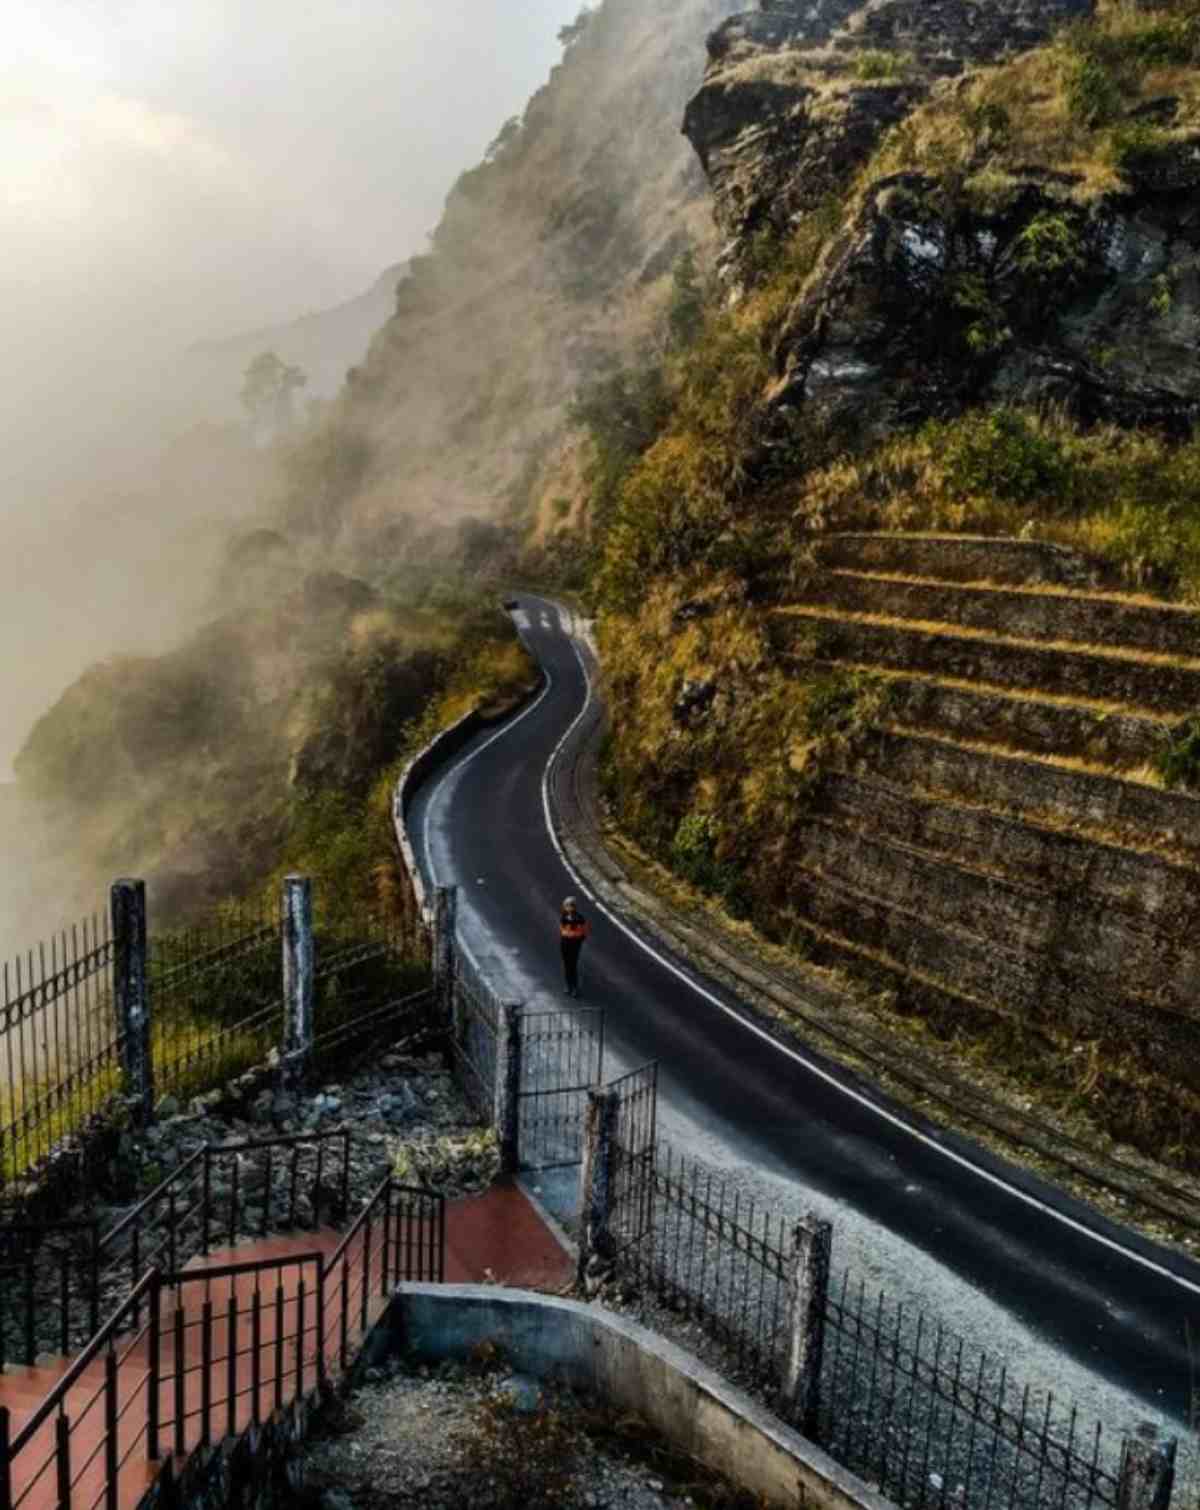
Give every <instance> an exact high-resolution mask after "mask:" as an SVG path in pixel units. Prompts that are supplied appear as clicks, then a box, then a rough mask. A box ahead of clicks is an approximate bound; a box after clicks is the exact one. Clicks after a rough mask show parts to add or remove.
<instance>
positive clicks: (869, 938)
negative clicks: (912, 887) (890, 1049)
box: [788, 851, 1200, 1088]
mask: <svg viewBox="0 0 1200 1510" xmlns="http://www.w3.org/2000/svg"><path fill="white" fill-rule="evenodd" d="M848 858H849V857H848V854H847V853H846V852H845V851H843V854H842V856H841V864H840V865H839V867H838V872H837V875H836V876H835V875H831V874H829V873H826V872H822V871H819V870H817V869H813V868H809V867H808V866H805V867H803V868H801V869H797V870H796V871H795V872H794V873H793V875H792V877H791V879H790V883H789V888H788V890H789V902H790V903H791V904H792V905H794V906H795V907H796V909H797V910H798V912H799V913H800V914H801V915H802V916H805V917H807V918H809V919H811V920H812V921H813V922H814V923H815V924H816V925H817V926H818V927H820V928H822V929H824V930H827V931H828V932H830V933H833V934H836V935H839V936H840V937H841V938H843V939H845V940H847V941H853V944H854V945H857V946H859V947H861V948H863V949H867V950H871V951H875V952H878V953H881V954H886V955H888V956H890V958H891V959H892V960H893V961H895V963H896V964H897V965H899V966H900V967H901V968H902V969H903V970H904V971H906V972H911V974H912V975H913V976H914V977H920V976H932V977H935V978H936V979H937V980H939V981H942V982H944V983H946V985H947V986H948V987H949V986H951V985H952V986H953V990H954V992H955V993H956V994H961V995H964V996H969V997H975V998H977V999H978V1000H979V1001H980V1002H981V1003H982V1004H983V1006H984V1008H985V1010H986V1011H988V1012H989V1013H994V1014H996V1015H999V1016H1003V1017H1010V1018H1017V1019H1021V1018H1023V1019H1025V1020H1027V1021H1028V1022H1030V1023H1031V1024H1038V1023H1044V1024H1046V1025H1047V1026H1051V1027H1053V1028H1054V1029H1056V1030H1057V1031H1059V1032H1062V1031H1068V1032H1074V1033H1076V1034H1077V1035H1078V1036H1080V1037H1083V1038H1088V1037H1095V1036H1097V1035H1099V1034H1102V1033H1106V1034H1111V1035H1113V1036H1115V1037H1116V1038H1117V1039H1119V1040H1122V1041H1129V1042H1130V1043H1131V1044H1132V1045H1134V1046H1135V1047H1136V1048H1137V1050H1138V1052H1139V1053H1140V1054H1141V1055H1142V1057H1143V1058H1144V1059H1145V1061H1146V1062H1147V1063H1149V1064H1153V1065H1154V1066H1155V1067H1156V1068H1158V1069H1161V1070H1163V1071H1166V1072H1167V1073H1169V1074H1171V1075H1172V1077H1173V1078H1178V1079H1180V1080H1182V1081H1183V1082H1185V1083H1187V1084H1190V1085H1193V1086H1195V1087H1197V1088H1200V1061H1198V1060H1197V1055H1198V1053H1200V1023H1197V1022H1194V1021H1190V1020H1188V1019H1187V1018H1186V1017H1184V1016H1183V1015H1182V1014H1181V1013H1180V1012H1177V1011H1172V1010H1170V1009H1169V1008H1167V1007H1164V1006H1161V1005H1159V1004H1158V1003H1156V1002H1154V1001H1148V1000H1145V999H1143V998H1140V997H1139V996H1138V995H1136V994H1135V992H1136V988H1137V984H1138V981H1137V980H1136V979H1135V980H1133V981H1132V982H1131V983H1130V984H1127V985H1126V988H1125V989H1124V990H1123V991H1118V990H1116V989H1115V988H1114V986H1113V984H1112V983H1111V981H1110V982H1104V981H1102V980H1100V979H1099V978H1098V977H1097V976H1095V975H1094V974H1093V973H1092V972H1090V971H1085V970H1083V969H1081V968H1074V967H1073V966H1072V964H1071V963H1070V962H1068V961H1066V960H1065V959H1064V958H1063V957H1062V956H1060V954H1059V952H1058V949H1057V943H1056V942H1053V943H1051V944H1049V945H1047V947H1045V948H1044V949H1042V950H1040V951H1034V950H1030V949H1027V948H1022V947H1019V946H1018V947H1013V946H1012V945H1011V944H1010V943H1009V941H1008V940H1006V939H1005V938H1004V937H1003V935H1001V934H999V933H997V934H993V935H992V936H990V937H983V936H980V935H979V934H976V933H974V932H968V931H966V930H961V929H956V928H955V927H953V926H952V925H949V924H939V923H938V922H937V921H936V920H935V919H934V917H933V916H932V915H931V914H932V910H933V909H932V905H931V898H930V896H929V895H928V894H914V899H915V906H914V907H901V906H898V905H896V904H894V903H892V902H890V901H884V900H883V899H881V898H880V897H879V896H878V895H874V894H871V893H868V892H866V891H863V890H862V889H860V888H859V887H857V886H855V885H853V884H848V882H847V880H846V879H845V877H846V875H847V873H848V870H849V868H850V866H849V865H848V864H847V861H848ZM918 909H919V910H918ZM1161 971H1162V965H1161V963H1160V965H1159V968H1158V971H1156V974H1155V976H1154V977H1151V978H1152V979H1154V980H1155V981H1157V980H1159V979H1160V978H1161V975H1160V972H1161ZM1140 979H1141V980H1143V981H1144V980H1145V979H1147V977H1146V976H1145V975H1143V976H1142V977H1141V978H1140ZM913 989H914V990H915V982H914V986H913ZM906 994H907V993H906ZM917 995H918V996H919V992H918V993H917Z"/></svg>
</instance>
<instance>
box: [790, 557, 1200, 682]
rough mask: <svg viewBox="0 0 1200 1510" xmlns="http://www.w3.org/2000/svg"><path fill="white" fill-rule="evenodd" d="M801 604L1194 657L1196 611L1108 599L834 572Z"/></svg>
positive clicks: (1199, 626)
mask: <svg viewBox="0 0 1200 1510" xmlns="http://www.w3.org/2000/svg"><path fill="white" fill-rule="evenodd" d="M803 598H804V602H805V603H806V604H809V605H813V606H817V605H819V606H821V607H824V608H833V609H840V610H844V611H848V612H852V613H853V612H869V613H872V614H880V615H885V616H888V617H892V618H896V619H917V620H921V621H923V622H925V623H934V622H939V623H943V624H949V625H954V626H956V627H957V628H959V629H977V630H990V631H993V632H994V633H996V634H998V635H1004V636H1010V637H1012V636H1015V637H1017V638H1020V639H1025V640H1051V641H1056V642H1060V643H1066V642H1071V643H1074V644H1077V645H1079V646H1081V647H1099V648H1104V647H1115V648H1125V649H1130V650H1142V651H1146V652H1148V653H1150V654H1155V655H1165V656H1182V657H1184V658H1186V659H1192V660H1194V659H1196V658H1197V657H1200V612H1197V611H1196V610H1195V609H1191V608H1181V607H1177V606H1174V605H1172V604H1166V603H1148V602H1143V601H1139V600H1137V599H1134V598H1131V597H1121V596H1118V595H1116V594H1112V593H1110V594H1100V593H1094V592H1084V591H1081V590H1079V589H1072V588H1065V587H1045V588H1042V589H1041V590H1040V591H1029V590H1020V589H1016V588H1011V587H1000V586H979V585H974V586H966V585H963V584H961V583H956V582H947V581H943V580H940V579H934V578H929V577H924V578H912V577H901V576H891V575H884V574H882V573H876V572H865V571H849V570H846V569H845V568H840V567H839V568H836V569H834V570H833V571H829V572H824V573H818V574H816V575H814V577H813V578H812V580H811V581H810V582H809V583H808V584H806V586H805V588H804V592H803Z"/></svg>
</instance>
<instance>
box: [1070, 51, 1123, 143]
mask: <svg viewBox="0 0 1200 1510" xmlns="http://www.w3.org/2000/svg"><path fill="white" fill-rule="evenodd" d="M1067 108H1068V109H1069V110H1070V112H1071V115H1072V116H1073V117H1074V119H1075V120H1077V121H1080V122H1082V124H1083V125H1085V126H1092V127H1095V126H1102V125H1104V124H1105V123H1106V122H1108V121H1111V120H1113V119H1114V118H1115V116H1116V115H1117V112H1118V111H1119V110H1120V108H1121V86H1120V83H1119V82H1118V80H1117V77H1116V75H1115V74H1114V73H1113V71H1112V69H1111V68H1109V67H1108V65H1107V64H1106V63H1104V62H1103V61H1102V60H1101V59H1100V58H1099V57H1097V56H1096V55H1095V54H1094V53H1091V52H1088V53H1085V54H1084V55H1083V56H1082V57H1076V58H1075V59H1073V61H1072V63H1071V66H1070V71H1069V73H1068V75H1067Z"/></svg>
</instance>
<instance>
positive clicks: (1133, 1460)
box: [1117, 1421, 1178, 1510]
mask: <svg viewBox="0 0 1200 1510" xmlns="http://www.w3.org/2000/svg"><path fill="white" fill-rule="evenodd" d="M1177 1445H1178V1444H1177V1442H1176V1440H1175V1438H1174V1437H1160V1436H1159V1434H1158V1428H1157V1427H1156V1426H1154V1425H1153V1424H1152V1423H1151V1422H1149V1421H1147V1422H1145V1423H1144V1424H1143V1425H1141V1426H1138V1427H1136V1428H1135V1430H1134V1432H1133V1433H1132V1435H1131V1436H1129V1437H1128V1438H1127V1439H1126V1442H1125V1452H1124V1455H1123V1456H1122V1459H1121V1479H1120V1483H1119V1484H1118V1486H1117V1510H1167V1506H1168V1505H1169V1504H1170V1503H1171V1490H1172V1488H1173V1487H1174V1484H1175V1449H1176V1446H1177Z"/></svg>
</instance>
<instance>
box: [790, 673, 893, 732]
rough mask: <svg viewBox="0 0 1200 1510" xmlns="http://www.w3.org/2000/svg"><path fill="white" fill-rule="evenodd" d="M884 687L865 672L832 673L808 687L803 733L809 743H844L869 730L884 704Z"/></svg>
mask: <svg viewBox="0 0 1200 1510" xmlns="http://www.w3.org/2000/svg"><path fill="white" fill-rule="evenodd" d="M887 697H888V684H887V682H886V681H885V680H884V679H883V678H882V677H880V676H877V675H874V674H872V673H871V672H869V671H832V672H830V674H829V675H828V676H824V677H821V678H819V679H818V680H816V681H814V682H812V683H810V685H809V687H808V690H807V694H806V696H805V701H804V718H803V729H804V732H805V734H807V735H808V737H809V738H810V739H846V738H848V737H853V736H854V735H856V734H860V733H863V732H865V731H866V730H867V729H869V728H870V727H871V726H872V725H873V723H874V722H875V720H876V719H877V718H878V716H879V714H880V713H881V712H882V711H883V708H884V706H885V704H886V702H887Z"/></svg>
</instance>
